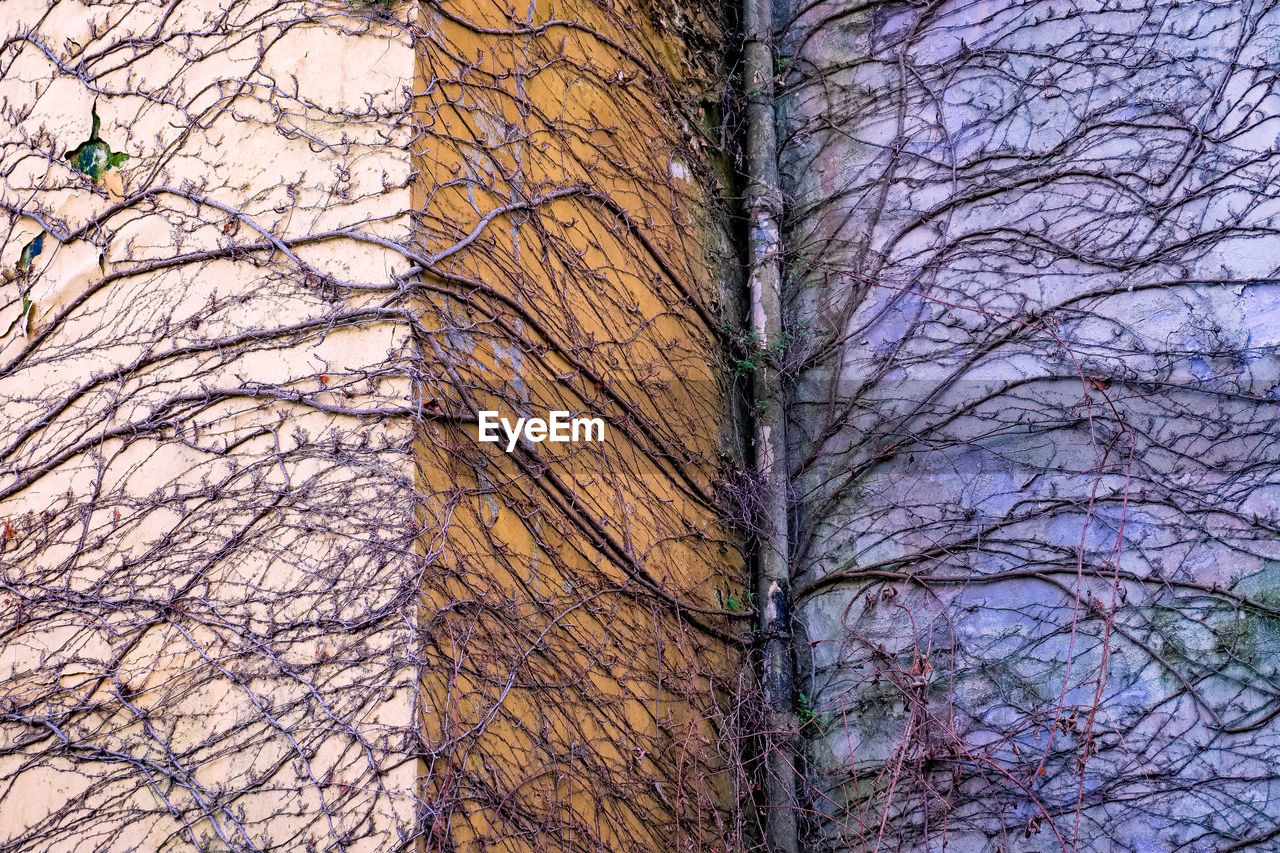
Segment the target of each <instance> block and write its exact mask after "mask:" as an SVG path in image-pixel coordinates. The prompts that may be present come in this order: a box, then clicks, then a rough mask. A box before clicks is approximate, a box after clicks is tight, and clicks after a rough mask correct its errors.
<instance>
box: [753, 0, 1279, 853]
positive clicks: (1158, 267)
mask: <svg viewBox="0 0 1280 853" xmlns="http://www.w3.org/2000/svg"><path fill="white" fill-rule="evenodd" d="M784 5H788V6H789V8H783V9H780V10H779V20H778V22H779V25H780V28H781V30H782V32H783V33H784V37H783V38H782V39H781V42H780V45H779V48H778V55H779V60H778V64H779V69H780V75H781V76H780V80H782V81H783V85H784V89H783V95H782V99H783V102H782V108H781V113H780V127H781V129H782V137H783V152H782V158H783V172H784V176H785V178H786V183H787V186H786V190H787V193H788V204H789V210H790V217H789V222H788V232H787V242H788V247H789V250H790V252H791V254H790V257H789V259H788V264H789V266H788V271H787V273H788V279H787V280H788V286H789V291H788V298H789V305H790V310H791V314H790V319H791V329H792V331H793V333H794V335H795V337H796V342H795V344H794V345H793V346H792V347H791V349H790V352H789V355H788V364H789V365H790V366H791V368H792V369H793V370H794V375H795V377H796V379H795V383H794V385H793V394H794V400H793V409H792V412H793V419H792V432H791V435H792V436H793V438H794V439H795V442H794V444H795V452H794V454H793V455H792V459H791V462H792V466H793V467H792V470H793V474H794V479H793V499H794V502H793V505H794V507H795V510H794V516H793V524H794V530H795V553H794V564H793V570H794V572H795V594H796V613H797V623H798V624H797V630H798V632H799V633H798V642H797V644H796V645H797V650H798V667H797V672H798V677H799V679H800V686H801V689H802V690H803V692H804V693H805V694H806V696H805V697H804V698H803V699H801V700H798V701H800V702H801V703H802V704H803V706H804V708H803V717H804V718H806V719H808V718H810V717H812V719H811V721H810V722H809V723H808V724H807V725H806V726H805V728H804V733H805V735H806V737H805V738H804V740H805V743H806V744H807V750H808V752H807V755H808V761H809V764H808V768H807V771H806V779H805V781H806V787H805V790H806V792H807V794H806V797H805V800H804V804H807V805H808V806H810V807H811V808H813V809H814V810H816V811H817V812H820V813H821V815H822V816H821V817H818V818H814V819H812V820H810V821H809V823H808V827H809V830H808V831H809V832H810V833H811V835H810V836H809V838H810V843H812V844H813V845H814V846H815V847H814V849H851V850H872V849H881V850H883V849H895V850H898V849H900V850H926V849H940V847H939V845H945V846H946V849H948V850H954V851H996V850H1000V851H1015V850H1017V851H1047V850H1097V851H1104V850H1105V851H1115V850H1128V851H1168V850H1188V851H1190V850H1195V851H1209V850H1215V851H1225V850H1238V849H1257V850H1263V849H1272V845H1274V844H1275V841H1274V839H1275V837H1276V835H1277V832H1280V825H1278V824H1277V822H1276V821H1277V815H1278V814H1280V812H1278V811H1277V808H1276V800H1275V797H1276V796H1277V794H1280V787H1277V785H1278V782H1280V779H1278V777H1277V776H1276V766H1277V764H1276V758H1277V756H1278V755H1280V753H1278V751H1277V750H1278V749H1280V744H1278V742H1277V723H1276V709H1277V707H1280V706H1278V705H1277V701H1278V700H1280V681H1278V680H1277V672H1276V668H1275V665H1274V656H1275V654H1276V653H1277V651H1280V649H1277V645H1276V638H1277V636H1280V635H1277V633H1276V628H1277V626H1278V625H1280V622H1277V617H1278V616H1280V612H1278V611H1277V610H1276V609H1275V608H1276V604H1277V599H1276V598H1275V589H1274V584H1275V567H1276V565H1277V563H1276V562H1275V561H1276V559H1277V556H1280V555H1278V548H1277V541H1278V537H1277V532H1278V531H1277V520H1276V519H1277V512H1278V506H1277V502H1276V500H1277V495H1278V494H1280V492H1278V491H1277V485H1280V465H1278V463H1280V451H1278V450H1277V447H1276V445H1275V424H1276V416H1277V403H1276V395H1275V387H1274V386H1275V384H1276V366H1277V361H1276V345H1277V343H1280V340H1278V339H1277V332H1276V330H1277V325H1276V317H1277V310H1278V306H1280V290H1278V288H1277V282H1278V279H1277V260H1276V259H1277V246H1280V234H1278V233H1277V231H1276V227H1275V226H1276V219H1275V217H1276V214H1277V212H1278V211H1277V203H1276V201H1275V195H1276V188H1277V180H1278V177H1277V166H1278V165H1280V155H1277V147H1276V133H1277V130H1278V129H1280V123H1278V122H1277V117H1278V115H1280V99H1278V97H1277V95H1278V91H1277V81H1276V77H1275V74H1274V62H1275V49H1276V44H1277V41H1278V40H1280V19H1278V18H1277V16H1276V14H1275V11H1274V9H1272V8H1270V7H1262V6H1257V5H1254V4H1248V3H1228V4H1218V3H1197V2H1183V3H1147V4H1144V3H1129V2H1119V3H1117V2H1107V3H1093V2H1089V3H1071V2H1068V3H1058V2H1035V3H1022V4H1014V3H999V2H978V3H952V2H945V3H929V4H874V5H872V6H861V5H855V4H851V3H845V2H840V0H836V2H831V0H828V1H827V2H820V3H815V4H796V3H792V4H784Z"/></svg>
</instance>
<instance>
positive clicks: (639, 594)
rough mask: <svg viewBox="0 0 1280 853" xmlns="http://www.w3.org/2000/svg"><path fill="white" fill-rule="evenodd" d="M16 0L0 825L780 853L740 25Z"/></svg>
mask: <svg viewBox="0 0 1280 853" xmlns="http://www.w3.org/2000/svg"><path fill="white" fill-rule="evenodd" d="M11 11H12V15H10V12H11ZM4 28H5V32H4V34H3V42H2V43H0V112H2V113H3V116H4V125H5V129H4V137H3V142H2V143H0V144H2V146H3V148H2V155H0V175H2V176H3V180H2V181H0V183H2V185H3V190H2V203H3V209H4V217H5V225H4V228H5V235H4V266H5V268H6V269H7V270H9V272H8V273H7V275H6V278H5V280H4V283H3V288H2V289H0V305H3V311H4V313H3V314H0V330H4V334H5V336H4V337H3V338H0V400H2V401H3V409H2V411H0V525H2V526H3V527H2V533H0V593H2V595H0V732H2V734H0V850H3V851H6V853H19V851H42V852H43V851H53V850H75V851H92V850H96V851H120V850H170V849H174V850H176V849H184V850H186V849H197V850H210V851H213V850H246V851H247V850H260V851H266V850H290V851H293V850H297V851H311V850H334V851H338V850H341V851H365V850H367V851H389V850H399V849H404V850H427V851H436V850H439V851H445V850H509V851H517V850H520V851H523V850H528V851H542V850H547V851H550V850H555V851H603V850H617V849H654V850H657V849H662V850H718V851H729V850H733V849H740V848H741V847H742V846H743V845H745V844H750V843H752V842H751V841H750V839H751V838H755V837H758V836H759V832H758V830H757V829H755V828H753V827H752V825H751V824H750V820H752V819H753V818H751V817H750V816H751V814H752V812H751V810H750V809H749V808H745V807H744V805H745V806H749V805H750V803H751V801H752V799H753V797H754V796H755V793H754V788H755V784H756V783H755V781H754V775H753V774H754V770H753V769H752V764H751V761H752V757H751V750H752V746H751V744H752V742H753V741H752V739H751V737H750V732H751V731H752V730H753V726H754V725H755V721H754V720H753V719H751V715H752V714H753V713H755V712H754V711H753V710H752V708H753V705H752V700H751V698H750V697H751V696H752V695H753V692H752V688H751V678H750V677H749V675H748V673H749V670H748V669H747V668H746V667H745V666H744V660H745V657H744V654H743V652H742V648H743V646H742V640H743V639H744V638H745V637H746V636H747V635H748V630H747V626H748V625H749V620H750V611H751V609H752V608H751V603H750V596H749V594H748V593H746V592H745V590H746V589H747V587H746V585H745V582H746V578H745V573H746V571H747V569H746V560H745V558H744V556H743V551H742V549H741V548H740V547H739V544H738V543H739V540H740V539H741V538H742V537H741V527H742V526H743V524H742V522H743V521H744V519H742V518H735V517H734V516H733V514H732V513H727V512H725V511H723V510H722V509H721V507H722V506H725V505H728V504H727V503H726V499H725V497H724V495H726V494H737V495H740V496H741V495H749V494H750V492H751V487H750V481H749V478H748V477H746V476H745V475H743V474H742V470H743V464H742V462H741V459H740V453H739V450H740V448H741V441H740V439H739V437H738V435H737V433H736V432H735V427H734V421H733V420H732V419H726V418H725V417H723V413H724V412H725V411H726V409H727V407H728V405H729V404H728V403H727V401H728V400H729V399H730V397H731V392H732V388H731V386H732V384H733V382H732V373H731V372H730V371H727V370H725V369H723V368H724V364H723V363H722V354H723V352H725V350H726V346H727V342H728V341H730V340H731V339H732V338H733V333H732V328H733V326H734V324H735V323H737V322H738V319H739V318H738V316H737V314H736V313H735V312H737V311H738V310H739V308H740V306H739V305H738V304H737V303H736V302H735V300H734V298H733V296H732V294H733V287H734V276H735V275H736V273H735V272H733V271H734V270H735V269H736V267H735V261H734V256H733V245H732V241H731V239H730V235H729V231H728V227H727V224H726V223H727V222H728V218H727V214H726V212H725V211H726V210H727V209H728V208H727V204H728V203H727V202H726V201H725V199H724V198H723V197H722V195H721V194H720V192H719V190H715V189H713V188H715V187H718V186H720V183H719V182H720V178H721V177H722V176H723V175H725V174H727V173H728V172H730V171H731V160H730V159H729V158H726V157H725V156H723V153H722V152H724V151H727V150H729V148H730V147H731V146H729V145H728V142H727V140H728V139H729V138H730V136H731V130H730V129H729V121H730V120H729V119H727V118H725V114H724V113H723V111H722V109H721V104H722V102H723V101H724V90H725V87H726V85H727V84H726V83H725V81H724V80H723V79H722V78H723V75H722V74H720V70H719V66H718V63H719V57H720V52H719V45H720V44H721V43H722V40H723V36H722V33H721V31H720V29H719V28H720V21H719V20H718V18H716V17H715V16H714V15H712V14H711V13H710V10H697V9H690V8H683V9H682V8H680V7H678V6H667V5H663V4H662V3H661V2H658V3H654V4H648V5H644V6H642V7H639V8H624V7H621V6H619V7H616V8H615V7H614V6H613V5H611V4H595V3H581V4H565V8H563V9H560V8H557V9H552V10H548V9H547V8H542V9H538V8H535V7H534V6H533V5H531V6H530V7H529V9H527V10H519V11H512V10H511V9H509V8H508V7H507V6H506V4H503V3H497V2H492V3H490V2H483V0H482V1H481V2H475V3H467V4H454V3H439V4H437V3H423V4H418V3H412V2H396V3H385V2H355V1H354V0H353V2H335V1H334V0H327V2H326V0H318V1H314V2H313V0H287V1H286V0H264V2H249V0H225V2H222V3H217V4H214V3H197V2H194V1H193V2H184V1H183V0H179V2H173V3H168V4H148V3H109V2H100V3H93V2H91V3H89V4H87V5H82V4H80V3H71V2H66V0H53V2H49V3H45V2H30V3H27V2H13V3H9V4H6V7H5V20H4ZM708 57H709V58H708ZM10 321H12V322H10ZM5 326H7V329H5V328H4V327H5ZM489 409H497V410H501V411H503V412H504V413H505V414H510V415H512V416H516V415H522V414H530V413H533V412H536V411H543V410H548V409H563V410H567V411H571V412H574V413H586V414H591V415H593V416H600V417H602V418H603V419H604V420H605V422H606V423H607V425H608V430H609V441H607V442H605V443H601V444H581V445H573V446H556V445H549V444H543V445H537V446H535V445H532V444H524V445H521V446H519V447H517V448H515V450H514V452H512V453H510V454H508V453H506V452H504V449H503V448H501V447H499V446H498V445H493V444H480V443H478V442H477V440H476V417H477V412H479V411H481V410H489ZM565 447H568V449H565ZM735 448H738V450H735ZM744 733H745V734H744Z"/></svg>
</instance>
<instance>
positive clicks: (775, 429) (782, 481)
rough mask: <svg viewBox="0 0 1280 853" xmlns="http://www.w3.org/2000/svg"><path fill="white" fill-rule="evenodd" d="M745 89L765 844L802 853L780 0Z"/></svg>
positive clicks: (746, 7) (750, 33) (765, 22)
mask: <svg viewBox="0 0 1280 853" xmlns="http://www.w3.org/2000/svg"><path fill="white" fill-rule="evenodd" d="M742 3H743V6H742V22H743V30H744V39H745V41H744V45H743V76H744V79H743V87H744V90H745V92H744V93H745V96H746V99H747V139H746V151H745V161H746V173H747V174H746V178H747V182H746V183H747V185H746V190H745V203H746V213H747V220H748V221H747V274H748V277H747V285H748V294H747V297H748V312H749V322H750V327H751V331H752V332H753V337H754V342H755V344H756V345H757V346H759V347H761V348H762V349H763V350H764V352H765V353H766V355H768V356H771V357H769V358H764V359H760V360H759V361H761V362H763V363H762V364H761V366H760V367H759V368H758V369H757V370H756V371H755V376H754V382H753V388H752V391H753V396H754V403H755V405H754V406H753V412H752V414H753V417H754V419H755V432H754V439H755V448H754V450H755V460H756V474H757V477H758V480H759V483H760V486H761V488H762V489H763V490H764V495H763V501H762V510H763V512H762V516H761V518H760V520H759V525H760V526H759V530H758V531H757V535H758V539H757V568H756V571H757V577H756V602H757V603H758V606H759V609H760V626H759V627H760V636H761V639H762V642H763V648H762V650H761V654H762V668H763V672H762V674H761V675H762V678H761V680H762V688H763V691H764V704H765V713H766V719H765V729H766V732H765V737H764V748H765V766H764V771H765V773H764V775H765V779H764V783H763V786H764V797H765V809H766V811H765V814H764V819H765V841H766V842H767V845H768V849H769V851H770V853H798V851H799V839H798V837H797V832H796V807H797V805H798V803H797V799H796V772H795V767H796V752H795V749H794V747H793V745H792V743H791V734H792V732H793V731H794V730H795V719H794V715H793V714H792V711H791V702H792V690H793V684H792V678H793V672H792V662H791V637H790V633H791V632H790V626H789V619H790V616H789V613H788V600H787V599H788V589H789V581H790V570H789V565H790V555H791V548H790V539H789V533H788V507H787V474H788V471H787V469H788V464H787V444H786V415H785V413H784V411H783V405H782V393H781V392H782V388H781V377H780V375H779V372H778V370H777V366H776V365H775V363H774V362H773V358H774V357H776V356H777V355H778V354H779V353H780V351H781V349H782V347H783V338H782V269H781V264H782V258H781V255H782V234H781V213H782V193H781V190H780V187H779V180H778V137H777V130H776V127H775V123H774V122H775V119H774V103H773V98H774V85H773V73H774V72H773V0H742Z"/></svg>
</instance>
